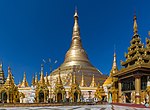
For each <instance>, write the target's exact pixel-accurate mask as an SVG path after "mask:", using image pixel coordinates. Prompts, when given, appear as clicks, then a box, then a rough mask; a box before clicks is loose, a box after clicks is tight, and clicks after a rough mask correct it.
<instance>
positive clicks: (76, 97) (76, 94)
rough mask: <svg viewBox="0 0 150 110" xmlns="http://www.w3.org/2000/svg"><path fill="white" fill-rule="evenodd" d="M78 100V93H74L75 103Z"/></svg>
mask: <svg viewBox="0 0 150 110" xmlns="http://www.w3.org/2000/svg"><path fill="white" fill-rule="evenodd" d="M77 100H78V93H77V92H75V93H74V102H77Z"/></svg>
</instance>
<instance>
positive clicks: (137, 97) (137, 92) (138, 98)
mask: <svg viewBox="0 0 150 110" xmlns="http://www.w3.org/2000/svg"><path fill="white" fill-rule="evenodd" d="M140 91H141V76H139V75H138V76H135V103H136V104H141V96H140Z"/></svg>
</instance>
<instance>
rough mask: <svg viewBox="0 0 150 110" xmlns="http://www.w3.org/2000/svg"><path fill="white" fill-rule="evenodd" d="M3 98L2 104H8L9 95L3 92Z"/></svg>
mask: <svg viewBox="0 0 150 110" xmlns="http://www.w3.org/2000/svg"><path fill="white" fill-rule="evenodd" d="M1 97H2V103H7V93H6V92H2V94H1Z"/></svg>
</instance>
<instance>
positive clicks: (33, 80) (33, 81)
mask: <svg viewBox="0 0 150 110" xmlns="http://www.w3.org/2000/svg"><path fill="white" fill-rule="evenodd" d="M32 86H35V77H34V74H33V77H32Z"/></svg>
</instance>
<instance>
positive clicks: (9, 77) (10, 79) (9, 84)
mask: <svg viewBox="0 0 150 110" xmlns="http://www.w3.org/2000/svg"><path fill="white" fill-rule="evenodd" d="M5 85H7V86H14V85H15V83H14V79H13V77H12V73H11V69H10V67H8V77H7V79H6V82H5Z"/></svg>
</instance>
